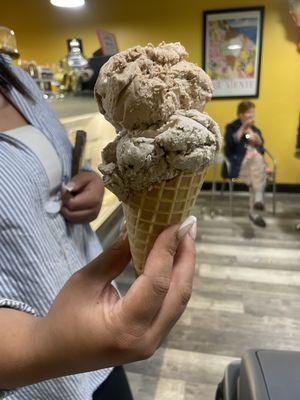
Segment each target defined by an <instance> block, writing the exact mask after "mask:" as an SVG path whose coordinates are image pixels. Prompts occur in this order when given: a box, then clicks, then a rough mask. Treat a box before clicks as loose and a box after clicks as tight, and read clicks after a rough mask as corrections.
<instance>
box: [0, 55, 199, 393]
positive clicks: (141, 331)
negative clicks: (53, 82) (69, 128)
mask: <svg viewBox="0 0 300 400" xmlns="http://www.w3.org/2000/svg"><path fill="white" fill-rule="evenodd" d="M71 164H72V146H71V144H70V142H69V140H68V137H67V133H66V131H65V129H64V127H63V126H62V124H61V123H60V122H59V120H58V119H57V117H56V116H55V114H54V113H53V111H52V110H51V109H50V107H49V105H48V103H47V102H46V100H44V98H43V96H42V93H41V91H40V90H39V88H38V87H37V85H36V83H35V82H34V81H33V80H32V79H31V78H30V76H29V75H28V74H27V73H26V72H24V71H22V70H21V69H19V68H16V67H14V66H12V65H11V63H10V61H7V60H6V59H4V57H2V56H1V55H0V183H1V184H0V327H1V341H0V398H2V396H6V395H7V396H8V397H9V399H10V400H23V399H41V400H71V399H72V400H92V399H94V400H97V399H101V400H132V395H131V392H130V388H129V385H128V382H127V380H126V376H125V373H124V371H123V368H122V367H119V366H120V365H122V364H124V363H128V362H132V361H136V360H140V359H143V358H147V357H149V356H150V355H152V354H153V352H154V351H155V350H156V348H157V347H158V346H159V345H160V343H161V341H162V340H164V338H165V337H166V335H167V334H168V332H169V331H170V329H171V328H172V326H173V325H174V324H175V322H176V320H177V319H178V318H179V316H180V315H181V314H182V312H183V311H184V309H185V306H186V304H187V301H188V299H189V296H190V291H191V289H190V288H191V287H192V280H193V272H194V267H195V246H194V239H195V229H196V225H195V218H194V219H193V218H192V219H191V218H190V219H189V220H188V221H187V222H186V223H185V224H183V225H182V226H181V227H179V226H172V227H170V228H168V229H167V230H166V231H164V232H163V233H162V234H161V235H160V237H159V238H158V240H157V241H156V243H155V245H154V249H153V251H152V252H151V253H150V255H149V258H148V260H147V262H146V266H145V273H144V274H143V275H141V277H140V278H139V279H137V280H136V281H135V283H134V284H133V285H132V287H131V288H130V289H129V291H128V292H127V294H126V295H125V297H123V298H121V299H120V298H119V296H118V293H117V291H116V289H115V288H114V286H113V285H112V281H113V279H114V278H115V277H117V276H118V275H119V274H120V273H121V272H122V270H123V269H124V268H125V267H126V265H127V264H128V262H129V261H130V251H129V245H128V240H127V239H126V237H124V235H122V237H120V239H119V240H118V241H117V242H116V243H115V244H114V245H113V246H112V247H111V248H110V249H108V250H107V251H105V252H103V253H102V254H100V253H101V252H102V249H101V246H100V244H99V242H98V239H97V237H96V235H95V233H94V232H93V231H92V230H91V228H90V226H89V224H88V223H89V222H90V221H92V220H93V219H95V218H96V217H97V215H98V213H99V210H100V206H101V201H102V197H103V184H102V182H101V179H100V177H99V176H98V174H96V173H95V172H93V171H91V170H89V169H87V170H85V171H81V172H79V173H78V174H77V175H75V176H74V177H72V178H71ZM175 255H176V256H175ZM88 371H94V372H88ZM86 372H88V373H86ZM15 388H19V389H17V390H14V389H15Z"/></svg>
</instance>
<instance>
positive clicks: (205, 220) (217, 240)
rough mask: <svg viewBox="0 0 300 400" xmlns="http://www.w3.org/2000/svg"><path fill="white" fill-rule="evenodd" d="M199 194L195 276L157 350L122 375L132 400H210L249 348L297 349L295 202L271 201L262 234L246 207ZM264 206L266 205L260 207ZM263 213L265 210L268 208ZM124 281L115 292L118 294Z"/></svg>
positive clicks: (299, 269)
mask: <svg viewBox="0 0 300 400" xmlns="http://www.w3.org/2000/svg"><path fill="white" fill-rule="evenodd" d="M209 200H210V198H209V196H208V195H207V194H205V193H203V194H201V196H200V198H199V199H198V202H197V206H196V208H195V212H194V214H195V215H196V216H197V217H198V239H197V270H196V276H195V281H194V290H193V295H192V298H191V301H190V303H189V305H188V308H187V310H186V312H185V314H184V315H183V316H182V318H181V319H180V320H179V321H178V323H177V325H176V326H175V328H174V329H173V331H172V332H171V334H170V335H169V337H168V339H167V341H166V342H165V343H164V345H163V347H162V348H161V349H159V350H158V351H157V353H156V354H155V355H154V356H153V357H152V358H151V359H150V360H147V361H143V362H138V363H134V364H130V365H128V366H127V367H126V371H127V374H128V378H129V381H130V385H131V387H132V391H133V394H134V398H135V400H196V399H197V400H212V399H214V393H215V389H216V386H217V383H218V382H219V381H220V380H221V378H222V374H223V372H224V369H225V367H226V366H227V365H228V364H229V363H230V362H231V361H232V360H234V359H236V358H238V357H240V356H241V354H243V352H244V351H245V350H247V349H249V348H257V347H259V348H272V349H289V350H299V349H300V233H298V232H296V230H295V225H296V222H297V221H298V222H300V216H299V212H300V196H296V195H284V196H280V197H279V199H278V214H277V216H276V217H273V216H272V215H271V213H268V212H267V213H266V216H267V218H266V221H267V223H268V226H267V228H266V229H261V228H256V227H255V228H254V227H253V226H252V225H251V224H250V222H249V221H248V218H247V204H248V199H247V197H246V196H245V195H238V196H237V197H236V198H235V207H234V216H233V218H231V217H229V210H228V200H227V199H226V197H225V198H221V197H219V196H218V197H217V200H216V203H215V206H216V214H215V217H214V219H211V218H210V216H209V207H208V206H209ZM268 202H270V199H269V200H268ZM268 207H270V204H268ZM131 280H132V273H131V271H130V270H126V271H125V273H123V275H122V276H121V277H120V279H119V285H120V287H121V289H122V290H123V291H126V289H127V288H128V286H129V284H130V282H131Z"/></svg>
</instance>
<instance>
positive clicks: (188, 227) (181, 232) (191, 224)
mask: <svg viewBox="0 0 300 400" xmlns="http://www.w3.org/2000/svg"><path fill="white" fill-rule="evenodd" d="M188 232H190V235H191V237H192V238H193V239H195V238H196V234H197V218H196V217H194V215H191V216H189V217H188V218H187V219H186V220H185V221H184V222H183V223H182V224H181V225H180V227H179V229H178V232H177V238H178V239H179V240H180V239H182V238H183V237H184V236H185V235H186V234H187V233H188Z"/></svg>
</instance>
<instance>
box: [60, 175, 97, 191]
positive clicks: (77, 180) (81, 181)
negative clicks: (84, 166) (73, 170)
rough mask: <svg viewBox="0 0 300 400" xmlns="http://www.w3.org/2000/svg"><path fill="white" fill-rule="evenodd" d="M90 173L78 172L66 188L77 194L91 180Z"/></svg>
mask: <svg viewBox="0 0 300 400" xmlns="http://www.w3.org/2000/svg"><path fill="white" fill-rule="evenodd" d="M92 178H93V177H92V172H80V173H79V174H77V175H75V176H73V177H72V179H71V180H70V182H69V183H68V184H67V185H66V188H67V189H68V190H70V191H71V192H79V191H81V190H82V189H83V188H84V187H85V186H86V185H88V184H89V183H90V181H91V180H92Z"/></svg>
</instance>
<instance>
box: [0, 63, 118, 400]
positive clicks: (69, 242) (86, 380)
mask: <svg viewBox="0 0 300 400" xmlns="http://www.w3.org/2000/svg"><path fill="white" fill-rule="evenodd" d="M12 68H14V72H15V73H16V74H17V75H18V77H19V78H20V79H21V81H22V82H23V83H24V85H26V86H27V87H28V89H29V90H30V92H31V93H32V95H33V96H34V98H35V101H36V102H35V104H33V103H31V102H30V101H28V100H27V99H26V98H24V97H23V96H22V95H21V94H20V93H19V92H18V91H16V90H15V89H12V90H11V92H10V94H9V96H10V101H11V102H12V103H13V104H15V105H16V107H17V108H18V109H19V110H20V112H21V113H22V114H23V115H24V117H25V119H26V120H27V121H28V122H29V123H30V124H31V125H32V126H34V127H35V128H37V129H38V130H39V131H40V132H41V134H44V135H45V136H46V137H47V139H48V140H49V141H50V142H51V143H52V145H53V147H54V149H55V150H56V152H57V154H58V156H59V159H60V161H61V166H62V177H61V181H62V183H63V182H68V180H69V179H70V172H71V157H72V148H71V145H70V142H69V140H68V138H67V134H66V131H65V129H64V127H63V126H62V124H61V123H60V122H59V120H58V119H57V117H56V115H55V114H54V112H53V111H52V110H51V109H50V107H49V106H48V103H47V102H46V100H44V99H43V97H42V94H41V92H40V90H39V88H38V87H37V85H36V83H35V82H34V81H33V80H32V79H31V78H30V77H29V75H28V74H27V73H25V72H24V71H22V70H20V69H18V68H15V67H12ZM48 200H49V181H48V177H47V174H46V171H45V169H44V167H43V165H42V163H41V162H40V160H39V158H38V157H37V156H36V155H35V154H34V153H33V152H32V151H30V149H28V148H27V149H26V146H25V147H24V146H19V145H18V143H15V142H14V141H13V140H11V139H9V137H7V136H6V135H5V133H3V132H2V133H1V132H0V307H10V308H13V309H16V310H20V311H23V312H27V313H31V314H34V315H37V316H43V315H45V314H46V313H47V311H48V310H49V308H50V305H51V303H52V302H53V300H54V299H55V297H56V295H57V294H58V292H59V291H60V289H61V288H62V286H63V285H64V284H65V282H66V281H67V280H68V279H69V278H70V277H71V275H72V274H73V273H74V272H75V271H77V270H78V269H79V268H81V267H82V266H84V265H86V264H87V263H88V262H89V261H90V260H91V259H92V258H94V257H95V256H96V255H98V254H99V253H100V252H101V247H100V244H99V242H98V239H97V237H96V235H95V234H94V233H93V231H92V230H91V228H90V227H89V225H72V224H70V223H68V222H66V220H65V219H64V218H63V216H62V215H61V214H60V213H57V214H48V213H47V212H46V210H45V203H46V202H47V201H48ZM110 371H111V369H106V370H100V371H96V372H91V373H85V374H78V375H72V376H68V377H63V378H56V379H52V380H48V381H44V382H41V383H38V384H35V385H30V386H27V387H24V388H20V389H18V390H16V391H15V392H12V393H11V394H10V393H9V394H8V395H7V399H9V400H21V399H22V400H23V399H32V400H33V399H35V400H39V399H41V400H46V399H47V400H56V399H57V400H58V399H63V400H91V399H92V394H93V392H94V391H95V389H96V388H97V387H98V386H99V385H100V384H101V383H102V382H103V381H104V380H105V379H106V377H107V376H108V375H109V373H110ZM0 397H1V393H0Z"/></svg>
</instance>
